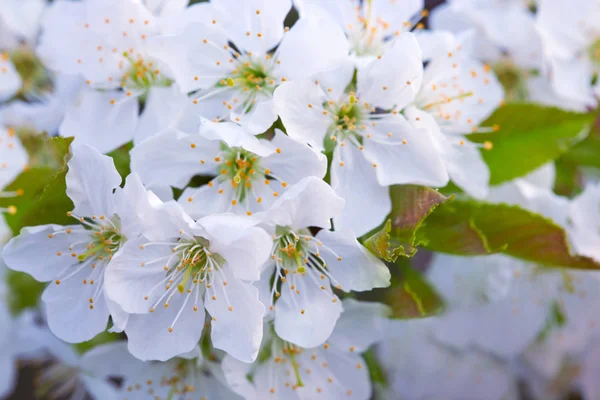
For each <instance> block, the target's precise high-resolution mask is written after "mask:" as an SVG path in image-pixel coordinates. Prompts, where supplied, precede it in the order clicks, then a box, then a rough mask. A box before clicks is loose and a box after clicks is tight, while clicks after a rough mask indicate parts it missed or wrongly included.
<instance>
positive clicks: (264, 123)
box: [231, 99, 277, 135]
mask: <svg viewBox="0 0 600 400" xmlns="http://www.w3.org/2000/svg"><path fill="white" fill-rule="evenodd" d="M231 119H232V120H234V121H236V122H238V123H239V124H240V125H242V126H243V127H244V129H245V130H246V131H247V132H248V133H250V134H252V135H258V134H261V133H263V132H265V131H266V130H267V129H269V127H270V126H271V125H273V123H274V122H275V121H277V112H276V111H275V104H274V103H273V100H272V99H269V100H265V101H258V102H256V103H255V104H254V106H253V107H252V109H251V110H250V112H248V113H245V114H233V115H232V116H231Z"/></svg>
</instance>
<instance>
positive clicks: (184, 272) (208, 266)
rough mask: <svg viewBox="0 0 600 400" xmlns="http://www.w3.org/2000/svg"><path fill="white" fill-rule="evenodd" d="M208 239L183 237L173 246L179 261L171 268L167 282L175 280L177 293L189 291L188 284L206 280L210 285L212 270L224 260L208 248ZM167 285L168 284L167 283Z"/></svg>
mask: <svg viewBox="0 0 600 400" xmlns="http://www.w3.org/2000/svg"><path fill="white" fill-rule="evenodd" d="M209 244H210V243H209V241H208V240H206V239H204V238H203V237H199V236H198V237H193V238H190V239H183V240H181V241H180V243H179V244H178V245H177V246H175V248H174V251H175V252H176V253H177V254H178V256H179V263H178V264H177V265H176V267H175V268H173V269H171V274H170V276H171V278H170V280H169V282H171V281H176V282H179V283H178V284H177V290H178V291H179V293H182V294H183V293H185V291H186V289H187V290H188V291H189V290H191V289H189V288H188V284H189V283H190V281H191V284H192V285H196V284H198V283H204V282H206V285H207V287H210V278H211V275H212V273H213V272H215V271H219V270H220V269H221V267H222V266H223V265H224V264H225V260H224V259H223V258H222V257H221V256H220V255H219V254H213V253H211V252H210V251H209V250H208V246H209ZM167 286H169V285H167Z"/></svg>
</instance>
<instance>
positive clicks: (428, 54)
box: [415, 5, 456, 61]
mask: <svg viewBox="0 0 600 400" xmlns="http://www.w3.org/2000/svg"><path fill="white" fill-rule="evenodd" d="M442 6H443V5H441V6H440V7H436V9H435V11H437V10H438V9H441V8H442ZM446 8H448V7H446ZM435 11H434V12H433V13H432V15H433V14H434V13H435ZM435 14H436V15H437V14H440V13H439V12H438V13H435ZM415 38H416V39H417V42H419V47H420V48H421V51H422V52H423V61H429V60H431V59H432V58H433V57H434V56H436V55H438V54H440V53H446V54H448V51H449V50H450V48H451V47H452V45H453V44H454V43H455V42H456V40H455V37H454V35H452V34H451V33H449V32H446V31H430V30H424V31H418V32H415Z"/></svg>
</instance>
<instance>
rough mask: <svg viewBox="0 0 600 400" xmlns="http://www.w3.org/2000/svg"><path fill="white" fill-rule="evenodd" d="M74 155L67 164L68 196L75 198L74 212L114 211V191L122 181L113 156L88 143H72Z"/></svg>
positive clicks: (99, 213) (108, 213) (103, 213)
mask: <svg viewBox="0 0 600 400" xmlns="http://www.w3.org/2000/svg"><path fill="white" fill-rule="evenodd" d="M72 149H73V157H71V160H69V162H68V163H67V165H68V167H69V172H67V176H66V181H67V195H68V196H69V197H70V198H71V200H73V204H74V205H75V208H74V209H73V212H74V213H75V214H76V215H79V216H92V215H97V216H100V215H106V216H107V217H111V216H112V215H113V214H114V213H115V200H114V196H113V190H114V189H115V188H118V187H119V185H120V184H121V175H119V173H118V172H117V170H116V168H115V164H114V162H113V159H112V158H111V157H108V156H104V155H102V154H101V153H100V152H99V151H98V150H96V149H94V148H93V147H91V146H89V145H73V147H72Z"/></svg>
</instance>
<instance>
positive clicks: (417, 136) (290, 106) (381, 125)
mask: <svg viewBox="0 0 600 400" xmlns="http://www.w3.org/2000/svg"><path fill="white" fill-rule="evenodd" d="M349 72H350V73H347V71H339V72H338V73H336V74H335V76H326V77H324V79H321V80H320V81H319V80H317V81H314V82H309V81H296V82H290V83H285V84H283V85H282V86H280V87H279V88H278V89H277V90H276V91H275V103H276V109H277V112H278V113H279V116H280V117H281V120H282V121H283V123H284V124H285V127H286V130H287V133H288V135H290V136H291V137H292V138H294V139H296V140H299V141H303V142H307V143H309V144H310V145H311V146H312V147H314V148H316V149H320V150H327V151H333V156H332V159H333V161H332V163H331V171H330V172H331V184H332V187H333V188H334V189H335V190H336V193H338V195H340V196H341V197H343V198H344V199H345V200H346V202H347V204H346V207H345V209H344V212H343V213H342V215H341V216H340V217H338V218H337V219H336V221H335V223H336V226H339V227H340V228H344V229H352V230H353V231H354V232H355V233H356V234H357V235H362V234H364V233H366V232H368V231H369V230H371V229H373V228H375V227H376V226H378V225H379V224H380V223H381V222H382V221H383V219H384V218H385V216H386V215H387V214H389V212H390V210H391V203H390V200H389V195H388V188H387V187H388V186H389V185H393V184H407V183H413V184H421V185H432V186H444V185H446V183H447V182H448V174H447V172H446V169H445V168H444V165H443V163H442V160H441V158H440V157H439V155H438V154H437V152H436V151H435V146H434V141H433V139H432V136H431V134H430V133H429V132H428V131H426V130H423V129H419V128H415V127H413V126H412V125H411V124H410V123H409V121H407V119H406V117H405V116H404V115H403V114H402V111H403V109H404V108H405V107H406V106H407V105H409V104H411V103H412V102H414V101H415V96H416V93H417V90H418V89H419V87H420V82H421V80H422V78H423V65H422V59H421V50H420V49H419V46H418V44H417V42H416V39H415V38H414V36H413V35H412V34H411V33H409V32H405V33H403V34H402V35H400V37H399V38H398V39H397V40H396V41H395V42H394V45H393V47H392V48H390V49H389V50H388V51H387V52H386V53H385V54H384V55H383V56H382V57H380V58H375V59H374V60H373V61H372V62H370V63H368V64H366V65H365V66H364V67H363V68H359V70H358V73H357V82H356V91H351V92H349V93H346V92H345V91H344V89H345V88H346V87H347V86H348V85H349V84H350V83H351V80H352V71H351V70H350V71H349Z"/></svg>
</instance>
